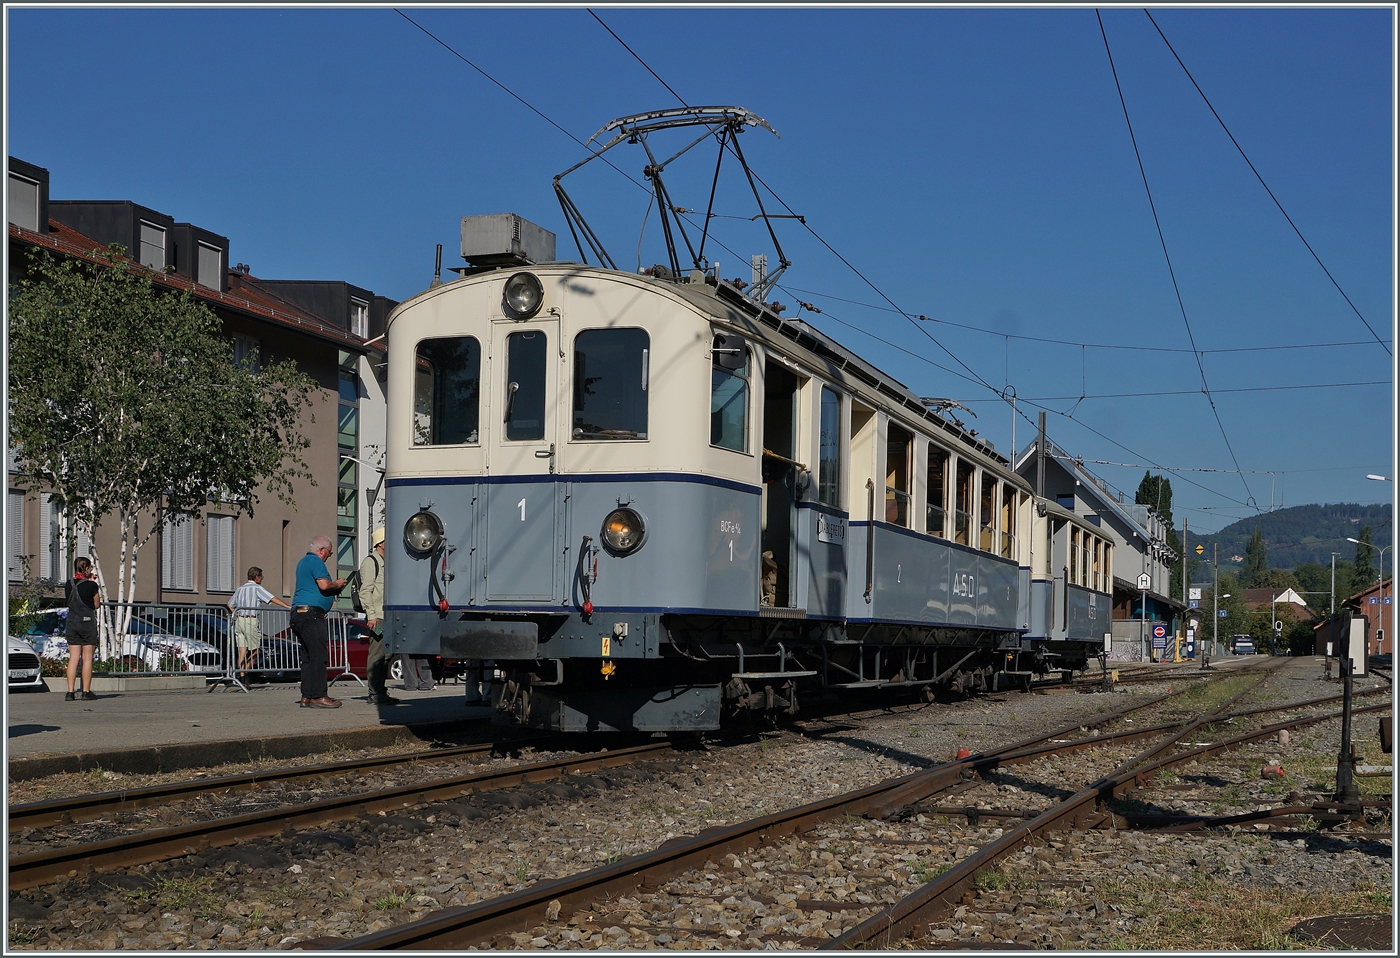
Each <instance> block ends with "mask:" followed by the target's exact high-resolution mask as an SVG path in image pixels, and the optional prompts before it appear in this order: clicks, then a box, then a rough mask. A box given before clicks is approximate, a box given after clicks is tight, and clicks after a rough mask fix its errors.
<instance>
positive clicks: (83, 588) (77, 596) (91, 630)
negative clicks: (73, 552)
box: [63, 556, 102, 702]
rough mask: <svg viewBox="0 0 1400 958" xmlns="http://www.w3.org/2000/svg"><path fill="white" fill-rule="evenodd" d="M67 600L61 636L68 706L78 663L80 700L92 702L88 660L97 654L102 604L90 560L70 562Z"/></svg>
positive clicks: (81, 558)
mask: <svg viewBox="0 0 1400 958" xmlns="http://www.w3.org/2000/svg"><path fill="white" fill-rule="evenodd" d="M63 591H64V594H65V596H66V597H67V599H68V622H67V624H66V625H65V626H64V629H63V633H64V636H65V637H66V638H67V639H68V694H67V695H65V696H64V697H63V700H64V701H65V702H72V701H74V700H75V699H76V698H78V696H77V695H75V694H74V684H75V683H76V681H77V678H78V663H79V662H80V661H81V662H82V667H83V691H82V693H81V694H82V697H83V698H84V699H95V698H97V696H96V695H94V694H93V692H92V659H93V655H94V654H95V653H96V652H97V642H98V638H97V607H98V606H99V605H101V604H102V593H101V591H100V590H99V589H98V587H97V582H96V581H95V580H94V579H93V576H92V560H91V559H89V558H88V557H87V556H78V558H77V559H76V560H74V562H73V578H72V579H70V580H68V581H67V582H65V583H64V584H63Z"/></svg>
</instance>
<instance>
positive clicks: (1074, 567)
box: [1069, 526, 1079, 585]
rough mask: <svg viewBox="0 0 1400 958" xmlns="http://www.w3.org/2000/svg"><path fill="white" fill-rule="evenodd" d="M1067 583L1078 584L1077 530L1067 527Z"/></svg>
mask: <svg viewBox="0 0 1400 958" xmlns="http://www.w3.org/2000/svg"><path fill="white" fill-rule="evenodd" d="M1069 581H1070V582H1071V583H1072V584H1074V585H1078V584H1079V528H1078V527H1077V526H1070V527H1069Z"/></svg>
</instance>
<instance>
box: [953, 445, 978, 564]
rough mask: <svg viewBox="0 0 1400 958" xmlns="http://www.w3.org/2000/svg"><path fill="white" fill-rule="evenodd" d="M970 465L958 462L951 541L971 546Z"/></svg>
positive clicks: (971, 471) (971, 470)
mask: <svg viewBox="0 0 1400 958" xmlns="http://www.w3.org/2000/svg"><path fill="white" fill-rule="evenodd" d="M973 472H974V469H973V466H972V463H970V462H964V461H963V460H961V459H959V460H958V476H957V486H956V488H955V489H954V492H953V540H954V541H955V542H957V543H959V544H961V545H971V544H972V540H971V537H972V475H973Z"/></svg>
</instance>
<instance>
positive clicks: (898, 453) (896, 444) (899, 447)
mask: <svg viewBox="0 0 1400 958" xmlns="http://www.w3.org/2000/svg"><path fill="white" fill-rule="evenodd" d="M913 447H914V436H913V434H912V433H909V432H906V431H905V430H903V429H901V428H900V427H899V426H896V425H895V424H894V423H890V438H889V447H888V448H887V450H886V452H885V521H886V522H888V523H890V524H891V525H896V526H904V527H905V528H906V529H907V528H908V527H909V466H910V461H911V460H912V459H913Z"/></svg>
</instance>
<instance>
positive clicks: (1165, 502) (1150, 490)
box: [1133, 472, 1180, 548]
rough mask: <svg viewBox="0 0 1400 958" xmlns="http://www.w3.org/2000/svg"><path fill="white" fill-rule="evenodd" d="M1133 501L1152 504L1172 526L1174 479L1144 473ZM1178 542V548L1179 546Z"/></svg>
mask: <svg viewBox="0 0 1400 958" xmlns="http://www.w3.org/2000/svg"><path fill="white" fill-rule="evenodd" d="M1133 501H1134V502H1136V503H1137V504H1138V505H1140V506H1151V507H1152V508H1153V509H1155V510H1157V515H1159V516H1161V517H1162V521H1163V522H1164V523H1166V525H1167V527H1168V528H1170V527H1171V525H1172V481H1171V480H1170V479H1164V478H1163V477H1162V476H1154V475H1152V473H1150V472H1147V473H1143V476H1142V482H1140V483H1138V488H1137V495H1136V496H1134V497H1133ZM1179 547H1180V546H1179V544H1178V548H1179Z"/></svg>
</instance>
